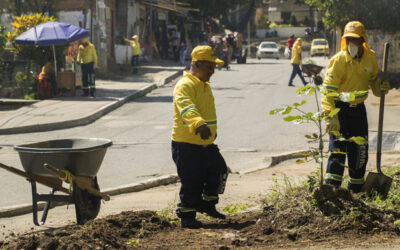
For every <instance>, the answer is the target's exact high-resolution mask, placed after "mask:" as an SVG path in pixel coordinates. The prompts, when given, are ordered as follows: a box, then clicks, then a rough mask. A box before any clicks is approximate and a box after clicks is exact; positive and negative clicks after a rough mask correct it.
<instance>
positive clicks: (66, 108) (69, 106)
mask: <svg viewBox="0 0 400 250" xmlns="http://www.w3.org/2000/svg"><path fill="white" fill-rule="evenodd" d="M163 64H165V62H161V65H142V66H141V70H140V72H139V74H138V75H131V76H126V77H124V78H123V79H121V80H118V81H111V80H101V79H100V80H96V93H95V96H96V97H95V98H88V97H81V91H80V90H78V91H77V92H76V96H70V95H69V94H68V93H67V94H65V95H64V96H61V97H56V98H52V99H48V100H43V101H39V102H36V103H34V104H32V105H29V106H25V107H22V108H19V109H16V110H8V111H1V113H0V134H3V135H4V134H17V133H31V132H44V131H49V130H57V129H65V128H71V127H75V126H82V125H86V124H89V123H91V122H93V121H95V120H96V119H98V118H100V117H101V116H103V115H105V114H107V113H108V112H110V111H112V110H115V109H116V108H118V107H120V106H121V105H123V104H124V103H126V102H128V101H129V100H132V99H135V98H138V97H141V96H144V95H146V94H147V93H148V92H150V91H151V90H153V89H155V88H157V87H158V86H162V85H164V84H166V83H168V82H169V81H170V80H172V79H173V78H175V77H177V76H179V75H181V73H182V70H183V67H180V66H164V65H163ZM171 64H173V63H172V62H171ZM121 78H122V77H121Z"/></svg>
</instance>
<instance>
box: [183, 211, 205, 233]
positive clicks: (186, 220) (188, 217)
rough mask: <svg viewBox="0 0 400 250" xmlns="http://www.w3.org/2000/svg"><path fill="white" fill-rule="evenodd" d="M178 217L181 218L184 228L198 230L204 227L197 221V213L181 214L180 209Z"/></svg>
mask: <svg viewBox="0 0 400 250" xmlns="http://www.w3.org/2000/svg"><path fill="white" fill-rule="evenodd" d="M176 215H177V216H178V217H179V218H181V227H182V228H190V229H197V228H201V227H202V226H203V224H202V223H201V222H200V221H198V220H196V212H181V210H180V209H179V208H178V209H177V210H176Z"/></svg>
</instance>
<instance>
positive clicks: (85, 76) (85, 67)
mask: <svg viewBox="0 0 400 250" xmlns="http://www.w3.org/2000/svg"><path fill="white" fill-rule="evenodd" d="M93 65H94V63H93V62H91V63H82V64H81V68H82V84H83V87H82V88H83V94H84V95H89V94H90V95H93V94H94V93H95V92H96V86H95V75H94V68H93Z"/></svg>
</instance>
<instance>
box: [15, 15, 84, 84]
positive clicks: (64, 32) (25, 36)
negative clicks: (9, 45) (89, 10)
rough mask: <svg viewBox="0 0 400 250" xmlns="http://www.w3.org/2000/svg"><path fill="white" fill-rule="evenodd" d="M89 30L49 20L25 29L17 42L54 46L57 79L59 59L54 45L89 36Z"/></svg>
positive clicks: (16, 39)
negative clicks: (57, 59)
mask: <svg viewBox="0 0 400 250" xmlns="http://www.w3.org/2000/svg"><path fill="white" fill-rule="evenodd" d="M88 35H89V32H88V31H87V30H86V29H82V28H79V27H77V26H75V25H72V24H68V23H59V22H47V23H42V24H39V25H37V26H35V27H32V28H30V29H29V30H27V31H25V32H24V33H22V34H21V35H19V36H18V37H17V38H15V42H16V43H17V44H21V45H39V46H49V45H52V46H53V57H54V66H55V74H56V79H57V61H56V50H55V47H54V45H63V44H67V42H73V41H76V40H79V39H82V38H84V37H87V36H88Z"/></svg>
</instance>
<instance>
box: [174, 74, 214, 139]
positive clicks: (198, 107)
mask: <svg viewBox="0 0 400 250" xmlns="http://www.w3.org/2000/svg"><path fill="white" fill-rule="evenodd" d="M173 108H174V124H173V127H172V136H171V139H172V140H173V141H176V142H186V143H191V144H195V145H209V144H212V143H213V142H214V140H215V135H216V132H217V114H216V111H215V104H214V96H213V94H212V91H211V87H210V83H209V82H203V81H201V80H200V79H199V78H197V77H196V76H194V75H192V74H190V73H189V72H188V71H186V72H184V73H183V78H182V79H181V80H179V82H178V83H177V84H176V86H175V89H174V100H173ZM203 124H207V125H208V127H209V128H210V130H211V133H212V135H211V137H210V138H208V139H207V140H203V139H201V138H200V134H197V135H196V134H195V132H196V129H197V128H198V127H199V126H201V125H203Z"/></svg>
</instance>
